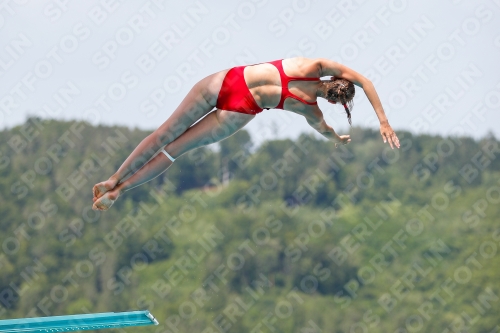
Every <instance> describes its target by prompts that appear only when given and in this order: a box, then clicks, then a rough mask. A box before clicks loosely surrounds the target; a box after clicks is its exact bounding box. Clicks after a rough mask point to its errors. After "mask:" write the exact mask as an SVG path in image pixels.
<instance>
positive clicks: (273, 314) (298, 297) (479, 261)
mask: <svg viewBox="0 0 500 333" xmlns="http://www.w3.org/2000/svg"><path fill="white" fill-rule="evenodd" d="M147 134H148V133H146V132H145V131H139V130H130V129H127V128H123V127H104V126H98V127H95V126H92V125H90V124H88V123H83V122H61V121H53V120H40V119H36V118H30V119H28V120H27V122H26V123H25V124H24V125H22V126H17V127H14V128H11V129H6V130H4V131H2V132H0V139H1V145H0V175H1V177H0V216H1V218H0V230H1V233H0V246H1V247H0V249H1V252H0V317H1V318H18V317H25V316H46V315H62V314H73V313H84V312H107V311H125V310H130V309H149V310H150V311H152V312H153V313H154V314H155V315H156V317H157V318H158V319H159V321H160V325H161V327H160V328H147V327H145V328H134V329H129V330H130V331H132V330H133V331H134V332H153V331H154V332H206V333H209V332H219V331H220V330H222V331H224V330H227V331H228V332H319V330H318V329H320V330H321V331H322V332H417V331H418V332H438V331H439V332H442V331H446V330H447V329H448V330H449V331H450V332H454V331H460V330H461V329H462V330H465V331H470V332H490V331H492V330H493V329H494V328H495V325H498V324H500V323H499V320H498V313H499V310H500V299H499V297H500V285H499V284H498V278H499V274H500V268H499V267H500V260H499V255H498V246H500V229H499V226H498V217H499V216H500V210H499V204H500V183H499V181H500V143H499V142H498V141H497V140H496V139H495V138H494V137H492V136H488V137H486V138H484V139H482V140H479V141H476V140H472V139H470V138H455V137H454V138H452V137H446V138H443V137H438V136H428V135H419V136H416V135H413V134H412V133H408V132H401V133H398V134H399V137H400V139H401V144H402V146H401V149H399V150H391V149H390V147H388V146H387V145H383V143H382V142H381V139H380V137H379V134H378V133H377V132H376V131H373V130H369V129H362V128H353V129H352V132H351V136H352V139H353V142H352V143H351V144H350V145H348V146H342V147H340V148H338V149H335V148H334V146H333V145H332V144H331V143H329V142H326V141H324V140H320V139H317V138H316V137H314V136H311V135H306V134H304V135H301V136H300V137H299V138H298V139H297V140H272V141H268V142H265V143H264V144H262V145H261V146H260V147H252V145H251V138H250V136H249V134H248V133H247V132H246V131H240V132H238V133H237V134H235V135H234V136H232V137H231V138H229V139H227V140H225V141H223V142H222V143H221V144H220V149H219V150H218V151H214V150H212V149H211V148H203V149H199V150H197V151H194V152H192V153H189V154H186V155H185V156H182V157H180V158H179V159H178V161H176V163H174V165H173V166H172V168H170V169H169V170H168V171H167V172H166V173H165V174H163V175H162V176H161V177H158V178H156V179H154V180H153V181H151V182H150V183H148V184H145V185H143V186H141V187H138V188H135V189H133V190H131V191H129V192H127V193H125V194H124V195H123V196H122V197H121V198H120V199H119V200H118V201H117V202H116V203H115V205H114V206H113V207H112V208H111V209H110V210H109V211H107V212H103V213H100V212H94V211H92V210H91V209H90V207H91V204H92V200H91V198H92V194H91V189H92V186H93V184H95V183H97V182H99V181H102V180H104V179H106V178H107V177H109V176H110V175H111V174H113V172H114V171H115V170H116V169H117V168H118V167H119V166H120V164H121V163H122V162H123V161H124V160H125V158H126V157H127V156H128V154H129V153H130V151H131V150H132V149H133V148H135V146H136V145H137V144H138V143H139V142H140V141H141V140H142V138H144V137H145V136H146V135H147ZM226 171H228V172H229V173H230V175H231V177H230V181H229V182H228V183H227V182H226V183H224V184H223V176H224V172H226ZM219 329H220V330H219Z"/></svg>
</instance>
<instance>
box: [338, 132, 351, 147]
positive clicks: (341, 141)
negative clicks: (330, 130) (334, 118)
mask: <svg viewBox="0 0 500 333" xmlns="http://www.w3.org/2000/svg"><path fill="white" fill-rule="evenodd" d="M334 142H335V148H337V146H338V145H339V144H342V145H346V144H348V143H349V142H351V136H350V135H337V137H336V138H335V141H334Z"/></svg>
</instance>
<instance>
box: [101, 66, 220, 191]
mask: <svg viewBox="0 0 500 333" xmlns="http://www.w3.org/2000/svg"><path fill="white" fill-rule="evenodd" d="M225 73H226V72H224V71H223V72H219V73H215V74H212V75H210V76H207V77H206V78H204V79H203V80H201V81H199V82H198V83H196V84H195V85H194V86H193V88H192V89H191V90H190V91H189V93H188V94H187V95H186V97H185V98H184V100H183V101H182V102H181V104H180V105H179V106H178V107H177V109H176V110H175V111H174V112H173V113H172V115H171V116H170V117H169V118H168V119H167V120H166V121H165V122H164V123H163V124H162V125H161V126H160V127H158V129H156V130H155V131H154V132H153V133H151V134H150V135H148V136H147V137H146V138H144V139H143V140H142V141H141V142H140V143H139V145H138V146H137V147H136V148H135V149H134V150H133V151H132V153H131V154H130V155H129V156H128V157H127V159H126V160H125V161H124V162H123V164H122V165H121V166H120V168H119V169H118V170H117V171H116V172H115V174H114V175H112V176H111V177H110V178H109V179H108V180H106V181H104V182H101V183H98V184H96V185H95V186H94V188H93V194H94V199H97V198H99V197H100V196H101V195H103V194H104V193H105V192H107V191H109V190H111V189H112V188H114V187H115V186H116V185H117V184H119V183H120V182H123V181H124V180H125V179H126V178H127V177H130V176H131V175H132V174H133V173H135V172H136V171H137V170H139V169H140V168H141V167H142V166H143V165H144V164H145V163H147V162H148V161H149V160H150V159H151V158H152V157H153V155H155V154H156V153H157V152H158V151H159V150H160V149H161V148H162V147H164V146H165V145H167V144H168V143H170V142H172V141H174V140H175V139H176V138H177V137H179V136H180V135H181V134H182V133H184V132H185V131H186V130H187V129H188V128H189V127H190V126H191V125H193V124H194V123H195V122H196V121H198V120H199V119H200V118H202V117H203V116H205V115H206V114H207V113H209V112H210V111H211V110H212V109H213V108H214V106H215V103H216V101H217V98H216V97H217V95H218V92H219V91H220V87H221V85H222V81H223V78H224V76H225Z"/></svg>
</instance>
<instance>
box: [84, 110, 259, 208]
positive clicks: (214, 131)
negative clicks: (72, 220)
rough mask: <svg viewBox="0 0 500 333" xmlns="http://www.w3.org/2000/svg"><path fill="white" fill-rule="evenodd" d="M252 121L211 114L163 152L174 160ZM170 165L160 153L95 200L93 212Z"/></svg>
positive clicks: (223, 113) (239, 115) (245, 117)
mask: <svg viewBox="0 0 500 333" xmlns="http://www.w3.org/2000/svg"><path fill="white" fill-rule="evenodd" d="M254 117H255V116H254V115H249V114H243V113H237V112H229V111H223V110H217V111H214V112H211V113H209V114H208V115H207V116H206V117H204V118H203V119H201V120H200V121H199V122H198V123H196V124H194V125H193V126H192V127H190V128H189V129H188V130H187V131H185V132H184V133H183V134H181V135H180V136H179V137H178V138H177V139H175V140H174V141H172V142H171V143H169V144H168V145H166V146H165V148H164V149H165V151H166V152H167V153H168V155H170V156H171V157H172V158H177V157H179V156H181V155H182V154H184V153H186V152H188V151H190V150H192V149H195V148H198V147H201V146H205V145H209V144H212V143H215V142H217V141H220V140H223V139H225V138H227V137H229V136H231V135H233V134H234V133H236V132H237V131H238V130H239V129H241V128H242V127H243V126H245V125H246V124H247V123H248V122H249V121H250V120H252V119H253V118H254ZM172 164H173V162H172V161H171V160H170V158H169V157H167V155H166V154H163V153H161V152H159V153H158V154H157V155H156V156H154V157H153V158H152V159H151V160H150V161H149V162H148V163H146V164H145V165H144V166H143V167H142V168H141V169H139V171H137V172H136V173H134V174H133V175H132V176H131V177H130V178H128V179H127V180H125V181H124V182H123V183H120V184H118V185H117V186H116V187H115V188H114V189H112V190H110V191H108V192H106V193H105V194H104V195H103V196H102V197H100V198H98V199H96V200H95V203H94V206H93V208H94V209H99V210H106V209H108V208H109V207H110V206H111V205H112V204H113V202H114V201H115V200H116V199H117V198H118V197H119V196H120V194H121V193H123V192H125V191H128V190H130V189H132V188H134V187H136V186H139V185H141V184H144V183H146V182H148V181H150V180H151V179H154V178H156V177H158V176H159V175H160V174H162V173H163V172H164V171H165V170H166V169H168V168H169V167H170V166H171V165H172Z"/></svg>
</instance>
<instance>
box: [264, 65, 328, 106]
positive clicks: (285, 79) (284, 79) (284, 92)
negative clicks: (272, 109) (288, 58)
mask: <svg viewBox="0 0 500 333" xmlns="http://www.w3.org/2000/svg"><path fill="white" fill-rule="evenodd" d="M282 61H283V60H282V59H280V60H275V61H272V62H270V64H273V65H274V66H276V68H277V69H278V72H279V73H280V78H281V99H280V102H279V103H278V106H276V108H277V109H283V104H284V103H285V99H287V98H288V97H291V98H293V99H296V100H298V101H300V102H302V103H304V104H307V105H315V104H318V103H317V102H308V101H305V100H304V99H302V98H300V97H299V96H297V95H295V94H292V93H291V92H290V90H289V89H288V83H289V82H290V81H319V77H295V76H288V75H286V74H285V71H284V70H283V63H282Z"/></svg>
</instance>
